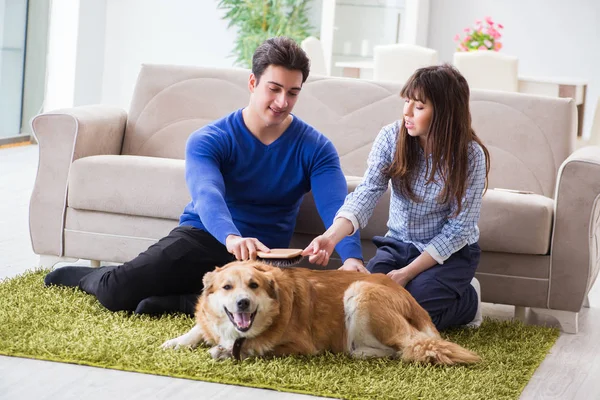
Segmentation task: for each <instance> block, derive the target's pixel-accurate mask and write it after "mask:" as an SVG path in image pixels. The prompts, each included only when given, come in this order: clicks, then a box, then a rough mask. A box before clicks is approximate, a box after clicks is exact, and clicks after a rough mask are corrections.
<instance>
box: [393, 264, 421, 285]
mask: <svg viewBox="0 0 600 400" xmlns="http://www.w3.org/2000/svg"><path fill="white" fill-rule="evenodd" d="M387 276H389V277H390V278H392V280H393V281H394V282H396V283H397V284H398V285H400V286H402V287H404V286H406V284H407V283H408V282H410V281H411V280H412V279H413V278H414V276H412V275H411V274H410V273H409V270H407V269H406V267H404V268H400V269H395V270H392V271H390V272H388V274H387Z"/></svg>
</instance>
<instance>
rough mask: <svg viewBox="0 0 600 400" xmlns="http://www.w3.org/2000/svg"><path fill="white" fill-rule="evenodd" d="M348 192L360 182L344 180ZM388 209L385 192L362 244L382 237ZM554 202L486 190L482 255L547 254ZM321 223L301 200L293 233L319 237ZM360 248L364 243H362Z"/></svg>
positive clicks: (310, 202) (362, 234) (310, 203)
mask: <svg viewBox="0 0 600 400" xmlns="http://www.w3.org/2000/svg"><path fill="white" fill-rule="evenodd" d="M346 180H347V182H348V191H349V192H351V191H353V190H354V189H356V187H357V186H358V184H359V183H360V182H361V180H362V178H360V177H352V176H347V177H346ZM389 209H390V191H389V190H388V191H387V192H386V193H385V194H384V195H383V196H382V197H381V199H380V200H379V202H378V203H377V205H376V207H375V210H374V212H373V215H372V216H371V219H369V223H368V224H367V226H366V227H365V228H364V229H362V230H361V232H360V237H361V239H362V240H363V241H365V240H366V241H370V240H371V239H372V238H373V236H377V235H385V233H386V232H387V230H388V229H387V220H388V215H389ZM553 214H554V200H552V199H550V198H548V197H545V196H541V195H537V194H520V193H512V192H505V191H501V190H492V189H490V190H488V191H487V192H486V194H485V196H484V197H483V203H482V206H481V218H480V220H479V229H480V237H479V245H480V247H481V249H482V250H484V251H493V252H501V253H517V254H535V255H543V254H547V252H548V249H549V246H550V237H551V233H552V218H553ZM323 229H324V227H323V223H322V222H321V220H320V218H319V214H318V213H317V211H316V208H315V205H314V199H313V198H312V196H311V195H310V194H309V195H307V196H306V197H305V199H304V202H303V203H302V206H301V207H300V214H299V215H298V220H297V223H296V232H297V233H301V234H308V235H315V236H316V235H320V234H321V233H323ZM363 246H364V242H363Z"/></svg>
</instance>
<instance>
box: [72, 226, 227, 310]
mask: <svg viewBox="0 0 600 400" xmlns="http://www.w3.org/2000/svg"><path fill="white" fill-rule="evenodd" d="M234 259H235V257H234V256H233V255H232V254H230V253H229V252H228V251H227V249H226V247H225V246H224V245H223V244H221V243H220V242H219V241H218V240H217V239H215V238H214V237H213V236H212V235H210V234H209V233H207V232H204V231H202V230H200V229H196V228H193V227H191V226H178V227H177V228H175V229H173V230H172V231H171V233H169V235H168V236H166V237H164V238H162V239H160V240H159V241H158V242H157V243H155V244H153V245H152V246H150V247H149V248H148V250H146V251H144V252H143V253H141V254H140V255H138V256H137V257H136V258H134V259H133V260H131V261H129V262H126V263H125V264H123V265H119V266H111V267H102V268H99V269H98V271H94V272H92V273H90V274H88V275H86V276H85V277H83V278H82V279H81V280H80V281H79V288H80V289H81V290H83V291H85V292H87V293H90V294H93V295H95V296H96V297H97V298H98V300H99V301H100V303H102V305H104V306H105V307H106V308H108V309H109V310H111V311H121V310H125V311H134V310H135V309H136V307H137V305H138V304H139V302H140V301H142V300H143V299H145V298H147V297H151V296H168V295H177V294H199V293H200V292H201V291H202V277H203V276H204V274H205V273H206V272H209V271H212V270H213V269H214V268H215V267H218V266H223V265H224V264H227V263H228V262H231V261H233V260H234Z"/></svg>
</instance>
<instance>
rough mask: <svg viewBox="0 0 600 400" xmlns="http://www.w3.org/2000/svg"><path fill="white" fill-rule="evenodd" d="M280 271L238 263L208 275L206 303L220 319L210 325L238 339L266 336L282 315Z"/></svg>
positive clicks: (252, 262)
mask: <svg viewBox="0 0 600 400" xmlns="http://www.w3.org/2000/svg"><path fill="white" fill-rule="evenodd" d="M278 271H279V270H278V269H277V268H274V267H271V266H269V265H266V264H264V263H261V262H258V261H245V262H239V261H235V262H232V263H229V264H227V265H225V266H224V267H222V268H216V269H215V270H214V271H212V272H208V273H207V274H205V275H204V279H203V284H204V291H203V292H202V300H203V301H204V302H205V305H206V306H207V307H208V309H209V310H210V314H211V315H212V317H211V318H214V319H216V320H213V321H209V322H211V323H214V324H215V325H216V327H217V329H219V330H224V331H225V332H222V333H224V334H225V333H226V332H227V333H229V335H231V336H235V337H239V336H244V337H254V336H257V335H259V334H260V333H262V332H264V331H265V330H266V329H267V328H268V327H269V326H270V325H271V324H272V322H273V318H274V317H275V316H276V315H277V314H278V313H279V307H278V299H277V293H278V287H277V282H276V274H277V272H278ZM279 272H280V271H279ZM232 330H235V331H236V332H232ZM229 335H228V336H229Z"/></svg>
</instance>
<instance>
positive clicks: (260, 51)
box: [45, 37, 364, 314]
mask: <svg viewBox="0 0 600 400" xmlns="http://www.w3.org/2000/svg"><path fill="white" fill-rule="evenodd" d="M309 65H310V61H309V60H308V58H307V56H306V54H305V53H304V51H303V50H302V49H301V48H300V47H299V46H298V45H297V44H296V43H295V42H294V41H293V40H291V39H288V38H285V37H277V38H272V39H268V40H267V41H265V42H264V43H263V44H261V45H260V46H259V47H258V48H257V49H256V52H255V53H254V56H253V59H252V73H251V74H250V78H249V80H248V89H249V90H250V103H249V104H248V106H247V107H246V108H244V109H242V110H238V111H235V112H233V113H232V114H230V115H228V116H226V117H224V118H222V119H220V120H218V121H215V122H213V123H212V124H209V125H207V126H205V127H203V128H201V129H199V130H198V131H196V132H194V133H193V134H192V135H191V136H190V137H189V139H188V142H187V146H186V162H185V166H186V168H185V175H186V182H187V186H188V188H189V190H190V194H191V197H192V201H191V202H190V203H189V204H188V205H187V206H186V208H185V210H184V211H183V214H182V215H181V218H180V221H179V226H178V227H177V228H175V229H173V231H171V233H169V235H168V236H166V237H164V238H162V239H161V240H159V241H158V242H157V243H156V244H154V245H152V246H150V247H149V248H148V250H146V251H145V252H143V253H141V254H140V255H139V256H137V257H136V258H135V259H133V260H131V261H129V262H126V263H125V264H123V265H119V266H110V267H101V268H87V267H64V268H59V269H56V270H54V271H52V272H50V273H49V274H48V275H47V276H46V278H45V283H46V285H63V286H74V287H79V288H80V289H81V290H83V291H85V292H87V293H90V294H93V295H95V296H96V297H97V298H98V300H99V301H100V303H102V304H103V305H104V306H105V307H106V308H108V309H109V310H112V311H119V310H128V311H134V312H136V313H147V314H160V313H164V312H172V311H181V312H185V313H187V314H193V313H194V306H195V302H196V299H197V296H198V294H199V293H200V291H201V290H202V277H203V276H204V274H205V273H206V272H208V271H211V270H212V269H214V267H215V266H217V265H224V264H226V263H228V262H231V261H233V260H235V259H237V260H247V259H254V258H256V252H257V251H259V250H260V251H269V249H270V248H285V247H288V246H289V243H290V240H291V238H292V234H293V230H294V225H295V221H296V216H297V214H298V209H299V207H300V203H301V201H302V197H303V196H304V194H306V193H307V192H308V191H310V190H312V192H313V196H314V198H315V203H316V205H317V208H318V211H319V214H320V215H321V218H322V219H323V222H324V223H325V225H326V226H327V227H329V226H330V225H331V223H332V221H333V218H334V216H335V213H336V211H337V210H338V209H339V208H340V206H341V205H342V204H343V202H344V198H345V197H346V193H347V186H346V181H345V178H344V176H343V174H342V171H341V169H340V165H339V158H338V155H337V152H336V150H335V148H334V147H333V144H332V143H331V142H330V141H329V140H328V139H327V138H325V137H324V136H323V135H322V134H320V133H319V132H317V131H316V130H315V129H314V128H312V127H311V126H309V125H308V124H306V123H305V122H303V121H301V120H300V119H299V118H297V117H295V116H293V115H292V114H291V112H292V109H293V108H294V105H295V103H296V100H297V99H298V95H299V94H300V92H301V90H302V85H303V83H304V82H305V81H306V78H307V77H308V73H309ZM336 250H337V251H338V253H339V254H340V256H341V257H342V259H343V260H344V265H345V266H346V267H350V268H355V269H359V268H364V267H363V266H362V260H361V249H360V242H359V238H358V235H354V236H352V237H348V238H347V239H345V240H343V241H342V242H340V244H339V245H338V247H336ZM323 251H324V250H321V252H323ZM327 256H329V255H327Z"/></svg>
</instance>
